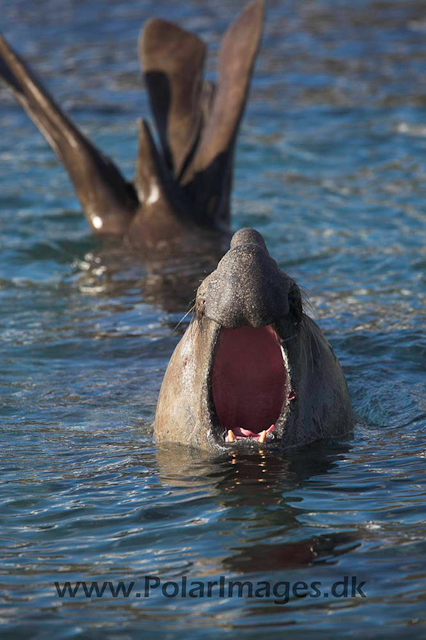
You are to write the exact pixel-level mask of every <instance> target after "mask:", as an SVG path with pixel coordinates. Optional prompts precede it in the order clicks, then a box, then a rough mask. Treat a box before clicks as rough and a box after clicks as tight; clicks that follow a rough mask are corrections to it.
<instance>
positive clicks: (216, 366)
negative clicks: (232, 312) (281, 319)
mask: <svg viewBox="0 0 426 640" xmlns="http://www.w3.org/2000/svg"><path fill="white" fill-rule="evenodd" d="M286 381H287V373H286V368H285V364H284V360H283V354H282V351H281V347H280V344H279V342H278V337H277V334H276V333H275V331H274V330H273V328H272V327H270V326H268V327H261V328H260V329H253V327H241V328H240V329H225V328H223V329H221V331H220V334H219V341H218V345H217V349H216V355H215V360H214V363H213V381H212V386H213V402H214V406H215V409H216V414H217V416H218V418H219V421H220V423H221V425H222V427H223V428H224V430H225V431H226V432H228V431H229V430H232V431H233V432H234V435H235V437H236V438H247V437H253V438H256V437H258V436H259V434H260V433H261V432H262V431H264V430H267V432H268V431H269V432H270V431H272V429H273V428H274V425H275V422H276V421H277V419H278V417H279V415H280V413H281V410H282V407H283V404H284V399H285V395H286Z"/></svg>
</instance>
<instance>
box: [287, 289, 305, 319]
mask: <svg viewBox="0 0 426 640" xmlns="http://www.w3.org/2000/svg"><path fill="white" fill-rule="evenodd" d="M288 306H289V309H290V318H291V321H292V323H293V324H296V325H297V324H299V323H300V322H301V321H302V316H303V305H302V296H301V295H300V289H299V287H298V286H297V284H294V285H293V286H292V287H291V289H290V291H289V293H288Z"/></svg>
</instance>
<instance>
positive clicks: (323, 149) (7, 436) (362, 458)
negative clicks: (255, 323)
mask: <svg viewBox="0 0 426 640" xmlns="http://www.w3.org/2000/svg"><path fill="white" fill-rule="evenodd" d="M242 5H243V3H242V2H240V1H238V2H237V1H236V0H235V1H231V2H230V1H229V0H227V1H226V2H225V1H224V0H214V1H213V0H207V1H206V2H197V1H195V0H193V1H190V2H188V3H176V2H172V1H171V0H161V2H152V1H143V0H138V1H137V2H136V1H135V0H126V1H125V2H113V1H112V0H110V1H109V0H99V1H97V2H89V1H88V0H80V1H77V0H74V1H72V0H68V1H66V2H60V3H59V2H54V1H53V0H38V1H37V2H30V1H29V0H18V1H14V2H3V3H2V5H1V8H2V14H3V15H2V17H3V27H2V30H4V32H5V35H6V36H7V37H8V38H9V40H10V42H11V43H12V44H13V45H14V46H15V47H16V48H17V49H18V50H19V51H20V52H21V53H22V54H23V55H24V56H26V58H27V59H28V60H30V61H31V63H32V65H33V66H34V67H35V68H37V70H38V73H39V75H40V76H41V77H42V78H43V79H44V81H45V82H46V84H47V85H48V86H49V88H50V89H51V90H52V92H53V93H54V95H55V97H56V98H57V99H58V101H59V102H60V103H61V104H63V105H64V106H65V107H66V108H67V110H68V111H69V113H70V114H71V116H72V117H73V118H74V119H75V120H76V121H77V122H78V123H79V125H80V126H81V127H82V128H83V129H84V130H85V131H86V132H87V133H88V134H89V135H90V136H91V137H92V138H93V139H94V140H95V141H96V143H97V144H98V145H99V146H100V147H101V148H102V150H104V151H105V152H106V153H107V154H109V155H111V156H112V157H113V159H114V160H115V161H116V162H117V163H118V164H119V166H120V167H121V168H122V170H123V171H124V172H125V174H126V175H127V176H128V177H129V178H130V177H131V176H132V173H133V170H134V158H135V154H136V119H137V117H139V116H140V115H141V114H144V115H146V114H147V102H146V96H145V95H144V93H143V92H142V84H141V80H140V76H139V65H138V61H137V56H136V46H137V37H138V32H139V28H140V26H141V24H142V23H143V21H144V20H145V19H146V18H148V17H150V16H160V17H163V18H169V19H170V18H173V19H175V20H177V21H179V22H180V23H181V24H182V25H184V26H186V27H187V28H189V29H194V30H196V31H197V32H198V33H199V34H200V35H202V36H203V37H204V38H205V39H206V40H207V41H208V42H209V45H210V48H211V50H212V51H213V52H215V51H216V50H217V43H218V40H219V37H220V35H221V34H222V33H223V30H224V29H225V27H226V25H227V24H228V23H229V22H230V20H231V19H232V18H233V17H234V16H235V15H236V13H237V12H238V10H239V9H240V7H241V6H242ZM425 61H426V14H425V11H424V4H423V3H422V2H416V1H414V0H405V1H404V0H394V1H388V0H381V1H375V2H374V1H370V0H363V1H361V2H356V3H353V2H348V1H346V0H324V1H313V0H312V1H303V2H301V1H296V0H294V1H291V0H288V1H286V2H283V1H273V0H271V1H270V2H269V11H268V18H267V24H266V29H265V36H264V40H263V46H262V49H261V53H260V56H259V60H258V63H257V66H256V74H255V79H254V83H253V90H252V94H251V99H250V103H249V107H248V110H247V114H246V118H245V120H244V125H243V127H242V131H241V136H240V139H239V145H238V153H237V163H236V175H235V190H234V199H233V224H234V228H235V229H237V228H241V227H243V226H255V227H256V228H257V229H259V230H260V231H261V232H262V233H263V234H264V236H265V239H266V241H267V243H268V246H269V247H270V250H271V253H272V254H273V256H274V257H275V258H276V259H277V260H278V262H279V264H280V266H281V267H283V268H284V269H286V270H287V271H288V273H289V274H290V275H291V276H292V277H294V278H296V280H297V281H298V282H299V283H300V284H301V286H302V287H303V288H304V291H305V293H306V295H307V296H308V297H309V300H310V305H311V311H310V313H311V314H312V315H313V316H314V317H315V318H316V319H317V320H318V322H319V324H320V325H321V327H322V328H323V329H324V331H325V332H326V334H327V337H328V338H329V340H330V341H331V342H332V344H333V347H334V348H335V350H336V352H337V354H338V356H339V358H340V359H341V362H342V364H343V366H344V369H345V372H346V374H347V378H348V383H349V388H350V392H351V396H352V399H353V404H354V407H355V409H356V410H357V412H358V414H359V416H360V424H359V425H358V426H357V428H356V430H355V432H354V436H353V438H352V439H351V440H349V441H347V442H334V443H326V444H322V445H315V446H312V447H309V448H307V449H303V450H301V451H297V452H293V453H291V454H289V455H288V456H285V458H284V459H276V458H274V457H272V456H267V457H264V456H262V455H254V456H249V457H243V456H239V457H236V458H234V459H230V458H229V457H228V456H223V457H219V458H217V459H204V458H203V457H202V456H200V455H199V454H194V453H191V452H189V451H186V450H180V449H179V450H177V449H176V448H171V449H170V448H168V447H165V448H161V449H157V448H156V446H155V444H154V442H153V438H152V421H153V417H154V411H155V404H156V398H157V394H158V391H159V387H160V384H161V380H162V376H163V373H164V371H165V368H166V365H167V362H168V360H169V358H170V355H171V353H172V351H173V348H174V347H175V345H176V344H177V341H178V340H179V337H180V335H181V334H182V332H183V331H184V329H185V326H186V324H187V322H188V318H187V319H186V320H185V321H184V322H183V323H181V324H180V325H179V326H178V327H177V328H176V325H178V323H179V321H180V320H181V318H182V315H183V314H182V312H181V311H180V310H176V307H175V305H174V300H173V299H170V298H168V295H164V294H162V292H161V286H160V287H157V286H156V284H158V279H156V274H155V273H154V274H150V277H148V278H147V277H146V273H144V269H143V265H140V264H137V263H136V262H133V261H132V260H130V261H129V260H125V257H123V256H122V257H121V258H120V257H119V252H118V257H117V255H116V254H115V253H114V252H115V251H116V249H114V248H110V251H111V255H109V254H108V251H107V252H105V249H102V248H101V247H100V246H99V245H98V244H97V242H96V241H95V239H94V238H93V236H92V235H91V233H90V231H89V229H88V226H87V223H86V222H85V220H84V218H83V215H82V212H81V210H80V207H79V204H78V202H77V200H76V198H75V196H74V193H73V189H72V186H71V184H70V183H69V181H68V178H67V175H66V173H65V171H64V170H63V168H62V167H61V166H60V165H59V163H58V162H57V161H56V159H55V158H54V156H53V154H52V152H51V151H50V149H49V148H48V147H47V145H46V143H45V141H44V139H43V138H42V137H41V135H40V134H39V133H38V132H37V130H36V129H35V128H34V126H33V125H32V123H30V122H29V121H28V119H27V117H26V115H25V114H24V113H23V112H22V110H21V109H20V107H18V106H16V105H15V102H14V101H13V99H12V98H11V97H10V95H9V94H8V92H7V91H6V90H4V89H3V88H1V90H0V119H1V125H2V126H1V132H2V135H1V137H0V159H1V172H0V247H1V251H0V340H1V351H0V411H1V436H2V437H1V447H2V463H1V469H2V471H1V480H2V482H1V486H0V492H1V494H0V500H1V509H0V537H1V543H0V553H1V566H2V571H1V576H0V620H1V625H2V632H1V637H2V638H9V637H10V638H14V639H15V638H52V639H53V638H58V639H59V638H90V639H92V638H93V639H98V638H140V637H144V638H145V637H154V636H155V637H158V636H160V637H164V638H174V637H187V636H188V635H189V636H190V637H191V638H211V637H225V636H226V637H234V636H235V635H237V634H238V635H239V636H241V637H244V638H258V637H260V636H263V635H264V634H265V633H267V634H268V637H270V638H282V637H285V636H287V635H288V636H289V637H292V638H308V637H312V638H322V637H324V638H329V637H330V636H331V635H332V634H334V635H336V634H337V636H338V637H352V636H356V637H359V636H362V637H365V638H379V637H383V638H385V637H386V638H389V637H392V638H399V637H401V638H406V637H410V638H413V639H414V638H423V637H424V636H425V632H426V630H425V621H426V616H425V598H426V583H425V577H426V562H425V554H426V542H425V534H426V527H425V523H424V519H425V502H426V500H425V498H426V479H425V478H426V474H425V457H426V447H425V435H426V400H425V397H426V394H425V391H426V380H425V363H426V337H425V325H426V312H425V297H426V281H425V267H426V212H425V199H426V187H425V184H426V180H425V179H426V108H425V107H426V93H425V90H424V86H425V84H424V82H425V78H426V62H425ZM213 69H214V64H213V62H211V63H210V64H209V73H211V72H212V71H213ZM114 256H115V257H114ZM171 277H173V274H171ZM189 302H190V301H189V300H188V303H189ZM146 575H156V576H159V577H160V578H161V579H162V580H163V581H180V580H181V578H182V576H187V577H188V579H191V580H197V579H198V580H202V581H204V582H207V581H209V580H219V576H221V575H223V576H225V577H226V579H227V580H232V579H240V580H251V581H253V582H258V581H269V582H270V583H276V582H278V581H289V582H290V583H292V584H294V583H295V582H297V581H305V582H307V583H311V582H312V581H321V582H322V584H323V585H324V586H325V587H326V588H328V589H329V587H330V586H331V585H332V584H333V583H334V582H336V581H341V580H342V579H343V577H344V576H346V575H347V576H357V578H358V580H359V581H365V582H366V586H365V593H366V596H367V597H365V598H362V597H360V596H359V597H357V598H338V597H332V596H331V595H330V594H329V597H328V598H327V597H325V596H323V595H322V596H321V597H319V598H316V599H315V598H311V597H306V598H297V597H294V596H292V597H291V598H290V600H289V602H288V603H287V604H280V605H278V604H275V603H274V601H273V599H265V598H264V599H261V598H249V597H243V598H237V597H233V598H221V597H219V596H218V595H217V594H215V595H214V596H213V597H211V598H207V597H205V598H198V599H197V598H180V597H177V598H166V597H164V596H163V595H162V594H161V592H160V593H159V592H158V590H157V591H156V592H153V593H152V597H150V598H149V599H145V598H143V597H141V598H139V599H138V598H137V597H136V596H134V597H133V595H131V597H129V598H123V597H118V598H113V597H112V596H111V595H110V594H106V595H105V594H104V597H102V598H95V597H92V598H91V599H87V598H85V597H83V596H81V595H78V596H77V597H75V598H69V597H68V598H59V597H58V595H57V593H56V590H55V587H54V584H53V583H54V581H59V582H63V581H77V580H86V581H92V580H99V581H101V582H102V581H112V582H113V583H114V584H116V583H117V582H118V581H120V580H122V581H125V582H126V584H128V583H129V582H130V581H135V582H136V583H137V585H138V588H139V587H140V586H141V584H142V581H143V577H144V576H146ZM135 590H136V588H135Z"/></svg>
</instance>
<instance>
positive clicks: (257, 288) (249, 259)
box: [203, 229, 294, 329]
mask: <svg viewBox="0 0 426 640" xmlns="http://www.w3.org/2000/svg"><path fill="white" fill-rule="evenodd" d="M293 284H294V283H293V281H292V280H291V278H289V277H288V276H286V275H285V274H284V273H282V272H281V271H280V270H279V269H278V266H277V263H276V262H275V260H273V259H272V258H271V256H270V255H269V253H268V250H267V248H266V245H265V242H264V240H263V238H262V236H261V235H260V233H258V232H257V231H255V230H254V229H241V230H240V231H238V232H237V233H236V234H235V235H234V237H233V238H232V242H231V248H230V250H229V251H228V253H227V254H226V255H225V256H224V257H223V258H222V260H221V261H220V263H219V265H218V267H217V269H216V271H214V272H213V273H212V274H211V275H210V276H209V277H208V278H207V279H206V280H205V282H204V285H203V298H204V313H205V315H206V317H208V318H210V319H211V320H215V321H216V322H217V323H218V324H220V325H221V326H222V327H226V328H229V329H237V328H239V327H242V326H247V325H248V326H251V327H253V328H260V327H264V326H267V325H271V324H275V323H277V322H278V321H279V320H280V319H282V318H284V317H285V316H287V315H288V313H289V297H288V294H289V291H290V289H291V286H292V285H293Z"/></svg>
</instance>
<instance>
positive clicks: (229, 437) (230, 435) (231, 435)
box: [226, 429, 235, 442]
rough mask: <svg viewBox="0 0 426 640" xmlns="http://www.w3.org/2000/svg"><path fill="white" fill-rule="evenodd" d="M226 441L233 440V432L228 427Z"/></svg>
mask: <svg viewBox="0 0 426 640" xmlns="http://www.w3.org/2000/svg"><path fill="white" fill-rule="evenodd" d="M226 442H235V436H234V432H233V431H232V429H229V431H228V435H227V438H226Z"/></svg>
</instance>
